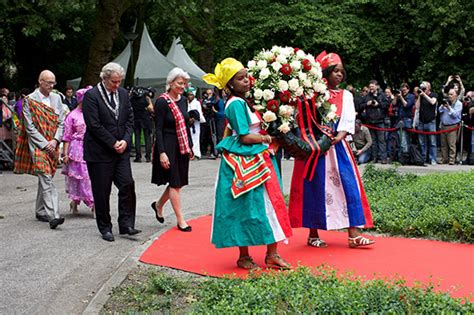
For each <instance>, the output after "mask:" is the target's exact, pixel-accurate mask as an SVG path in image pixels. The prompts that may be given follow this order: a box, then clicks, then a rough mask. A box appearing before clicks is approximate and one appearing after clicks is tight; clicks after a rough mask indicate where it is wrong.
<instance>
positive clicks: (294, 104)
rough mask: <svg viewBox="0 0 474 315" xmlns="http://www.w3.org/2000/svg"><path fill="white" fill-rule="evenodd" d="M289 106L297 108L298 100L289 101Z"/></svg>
mask: <svg viewBox="0 0 474 315" xmlns="http://www.w3.org/2000/svg"><path fill="white" fill-rule="evenodd" d="M290 105H291V106H293V107H296V106H298V99H294V100H292V101H290Z"/></svg>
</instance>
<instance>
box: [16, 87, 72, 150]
mask: <svg viewBox="0 0 474 315" xmlns="http://www.w3.org/2000/svg"><path fill="white" fill-rule="evenodd" d="M28 97H29V98H31V99H33V100H35V101H37V102H39V103H41V92H40V91H39V89H36V90H35V91H34V92H33V93H31V94H30V95H28ZM49 99H50V100H51V108H53V109H54V111H55V113H56V114H57V115H58V116H59V118H58V126H57V130H56V133H55V135H54V139H56V140H57V141H58V144H59V143H61V140H62V138H63V133H64V110H63V103H62V102H61V96H59V94H56V93H50V94H49ZM27 103H28V102H23V119H24V121H25V131H26V133H27V134H28V146H29V149H30V152H34V149H35V147H37V148H39V149H44V147H46V146H47V145H48V140H46V138H45V137H44V136H43V135H42V134H41V133H40V132H39V131H38V129H37V128H36V126H35V125H34V124H33V121H32V120H31V112H30V108H29V104H27Z"/></svg>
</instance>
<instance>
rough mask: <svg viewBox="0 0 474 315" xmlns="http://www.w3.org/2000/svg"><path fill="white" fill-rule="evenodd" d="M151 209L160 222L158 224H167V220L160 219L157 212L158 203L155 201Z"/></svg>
mask: <svg viewBox="0 0 474 315" xmlns="http://www.w3.org/2000/svg"><path fill="white" fill-rule="evenodd" d="M151 208H152V209H153V212H154V213H155V217H156V220H158V222H160V223H165V218H163V217H160V216H159V215H158V212H157V211H156V201H153V202H152V203H151Z"/></svg>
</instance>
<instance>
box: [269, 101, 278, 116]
mask: <svg viewBox="0 0 474 315" xmlns="http://www.w3.org/2000/svg"><path fill="white" fill-rule="evenodd" d="M278 107H279V106H278V101H277V100H269V101H268V102H267V109H268V110H271V111H272V112H274V113H276V112H277V111H278Z"/></svg>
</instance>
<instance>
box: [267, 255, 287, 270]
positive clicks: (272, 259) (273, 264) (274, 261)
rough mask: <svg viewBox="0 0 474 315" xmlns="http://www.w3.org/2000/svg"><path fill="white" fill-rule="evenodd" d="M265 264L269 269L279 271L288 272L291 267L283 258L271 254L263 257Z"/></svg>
mask: <svg viewBox="0 0 474 315" xmlns="http://www.w3.org/2000/svg"><path fill="white" fill-rule="evenodd" d="M265 264H266V265H267V267H269V268H275V269H281V270H289V269H290V268H291V265H290V264H289V263H287V262H286V261H285V260H283V258H281V257H280V255H278V254H271V255H267V256H265Z"/></svg>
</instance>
